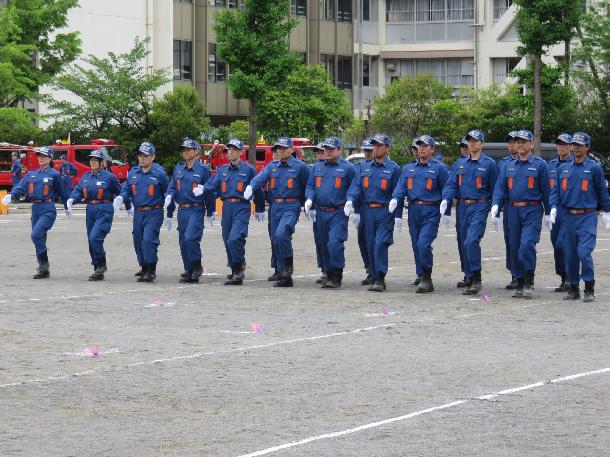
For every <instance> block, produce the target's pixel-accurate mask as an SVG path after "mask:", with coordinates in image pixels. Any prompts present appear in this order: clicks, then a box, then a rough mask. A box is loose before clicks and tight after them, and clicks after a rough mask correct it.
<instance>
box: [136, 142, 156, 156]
mask: <svg viewBox="0 0 610 457" xmlns="http://www.w3.org/2000/svg"><path fill="white" fill-rule="evenodd" d="M140 154H142V155H145V156H154V155H155V145H154V144H152V143H151V142H149V141H145V142H144V143H142V144H141V145H140V147H139V148H138V155H140Z"/></svg>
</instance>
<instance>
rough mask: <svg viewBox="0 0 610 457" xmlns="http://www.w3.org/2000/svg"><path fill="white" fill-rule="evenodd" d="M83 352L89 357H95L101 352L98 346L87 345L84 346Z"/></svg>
mask: <svg viewBox="0 0 610 457" xmlns="http://www.w3.org/2000/svg"><path fill="white" fill-rule="evenodd" d="M84 352H85V354H86V355H88V356H89V357H97V356H99V355H100V354H101V352H100V348H99V347H98V346H89V347H86V348H85V351H84Z"/></svg>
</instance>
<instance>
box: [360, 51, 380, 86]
mask: <svg viewBox="0 0 610 457" xmlns="http://www.w3.org/2000/svg"><path fill="white" fill-rule="evenodd" d="M378 64H379V58H378V57H377V56H369V55H366V54H364V55H363V56H362V85H363V86H364V87H377V86H378V85H379V84H378V82H377V66H378Z"/></svg>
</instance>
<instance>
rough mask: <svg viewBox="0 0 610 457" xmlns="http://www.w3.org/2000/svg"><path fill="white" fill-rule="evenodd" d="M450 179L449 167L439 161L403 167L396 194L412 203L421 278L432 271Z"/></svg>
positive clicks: (410, 211)
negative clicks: (439, 209) (435, 245)
mask: <svg viewBox="0 0 610 457" xmlns="http://www.w3.org/2000/svg"><path fill="white" fill-rule="evenodd" d="M448 176H449V172H448V171H447V167H446V166H445V164H443V163H441V162H439V161H437V160H434V159H431V160H430V161H428V162H427V163H425V164H423V163H421V162H413V163H410V164H407V165H405V166H404V167H403V169H402V174H401V176H400V181H399V182H398V185H397V186H396V189H395V190H394V193H393V194H392V198H395V199H396V200H399V201H400V200H403V199H404V198H405V197H407V199H408V202H409V206H408V210H407V211H408V215H409V234H410V236H411V246H412V248H413V254H414V257H415V272H416V274H417V276H419V277H421V276H423V275H424V273H429V272H431V271H432V265H433V257H432V243H433V242H434V240H435V239H436V237H437V235H438V226H439V223H440V220H441V215H440V213H439V211H438V207H439V205H440V203H441V200H442V192H443V187H444V186H445V183H446V182H447V179H448ZM447 211H449V209H448V210H447Z"/></svg>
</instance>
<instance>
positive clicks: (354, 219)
mask: <svg viewBox="0 0 610 457" xmlns="http://www.w3.org/2000/svg"><path fill="white" fill-rule="evenodd" d="M352 223H353V224H354V228H358V226H359V225H360V214H358V213H354V215H353V216H352Z"/></svg>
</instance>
